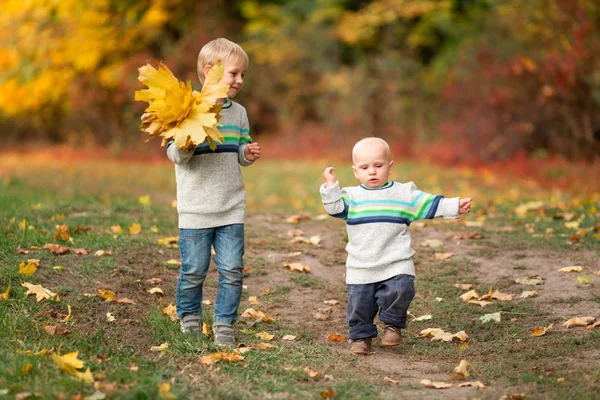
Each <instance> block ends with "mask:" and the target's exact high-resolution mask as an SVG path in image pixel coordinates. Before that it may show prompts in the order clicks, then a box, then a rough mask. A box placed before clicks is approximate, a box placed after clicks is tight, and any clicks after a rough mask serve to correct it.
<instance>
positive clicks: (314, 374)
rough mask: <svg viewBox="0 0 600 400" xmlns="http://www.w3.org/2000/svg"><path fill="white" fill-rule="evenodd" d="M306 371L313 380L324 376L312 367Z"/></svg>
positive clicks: (305, 369)
mask: <svg viewBox="0 0 600 400" xmlns="http://www.w3.org/2000/svg"><path fill="white" fill-rule="evenodd" d="M304 371H306V373H307V374H308V376H310V377H311V378H319V377H321V376H322V375H323V371H315V370H314V369H312V368H311V367H305V368H304Z"/></svg>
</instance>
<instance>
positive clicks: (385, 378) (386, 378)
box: [383, 376, 400, 385]
mask: <svg viewBox="0 0 600 400" xmlns="http://www.w3.org/2000/svg"><path fill="white" fill-rule="evenodd" d="M383 381H384V382H387V383H391V384H394V385H397V384H399V383H400V381H397V380H394V379H392V378H388V377H387V376H384V377H383Z"/></svg>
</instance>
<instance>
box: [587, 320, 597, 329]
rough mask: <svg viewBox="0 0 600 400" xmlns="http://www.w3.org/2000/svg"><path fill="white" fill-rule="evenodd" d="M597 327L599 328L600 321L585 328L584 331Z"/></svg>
mask: <svg viewBox="0 0 600 400" xmlns="http://www.w3.org/2000/svg"><path fill="white" fill-rule="evenodd" d="M599 326H600V321H596V322H594V323H593V324H591V325H588V326H586V327H585V329H593V328H597V327H599Z"/></svg>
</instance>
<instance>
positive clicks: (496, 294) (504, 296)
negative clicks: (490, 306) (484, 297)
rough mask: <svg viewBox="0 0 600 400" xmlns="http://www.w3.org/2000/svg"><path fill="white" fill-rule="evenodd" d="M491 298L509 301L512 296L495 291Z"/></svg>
mask: <svg viewBox="0 0 600 400" xmlns="http://www.w3.org/2000/svg"><path fill="white" fill-rule="evenodd" d="M491 298H492V299H495V300H503V301H511V300H512V299H513V295H512V294H508V293H500V291H499V290H496V291H495V292H494V293H492V295H491Z"/></svg>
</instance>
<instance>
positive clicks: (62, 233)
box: [54, 224, 69, 242]
mask: <svg viewBox="0 0 600 400" xmlns="http://www.w3.org/2000/svg"><path fill="white" fill-rule="evenodd" d="M54 240H62V241H63V242H66V241H67V240H69V227H68V226H67V225H66V224H62V225H56V234H55V235H54Z"/></svg>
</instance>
